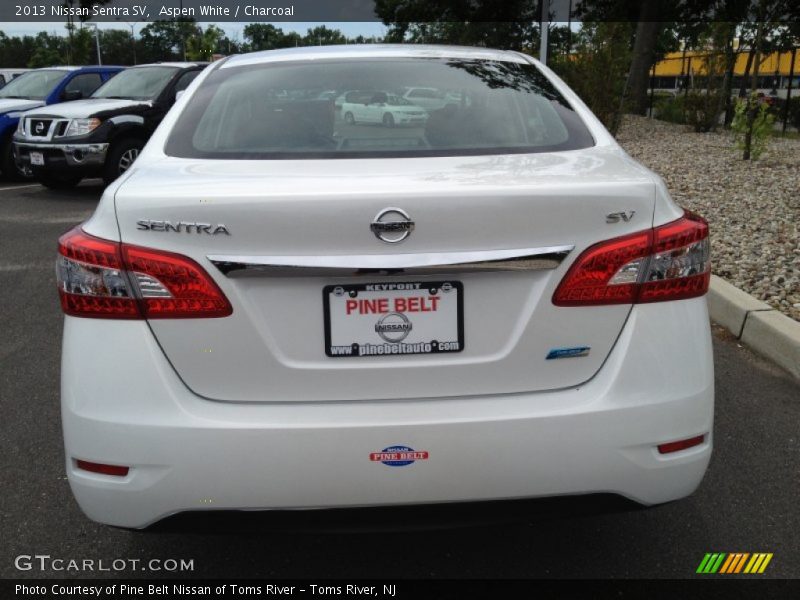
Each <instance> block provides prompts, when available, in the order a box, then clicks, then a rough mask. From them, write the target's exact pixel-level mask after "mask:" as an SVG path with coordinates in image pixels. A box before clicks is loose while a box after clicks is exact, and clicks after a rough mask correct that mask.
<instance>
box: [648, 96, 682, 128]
mask: <svg viewBox="0 0 800 600" xmlns="http://www.w3.org/2000/svg"><path fill="white" fill-rule="evenodd" d="M683 104H684V99H683V96H671V97H669V98H663V99H660V100H658V101H656V103H655V107H654V112H655V117H656V118H657V119H661V120H662V121H668V122H670V123H680V124H684V123H686V115H685V114H684V110H683Z"/></svg>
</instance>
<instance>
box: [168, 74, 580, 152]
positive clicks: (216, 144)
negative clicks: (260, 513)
mask: <svg viewBox="0 0 800 600" xmlns="http://www.w3.org/2000/svg"><path fill="white" fill-rule="evenodd" d="M411 88H416V89H419V88H424V89H425V90H428V91H430V92H432V93H431V94H429V97H428V98H426V101H425V102H424V105H423V103H420V104H416V103H415V102H414V98H413V96H411V95H410V94H408V90H409V89H411ZM593 144H594V140H593V139H592V136H591V134H590V133H589V131H588V130H587V128H586V126H585V125H584V124H583V122H582V121H581V119H580V118H579V117H578V115H577V114H576V113H575V111H574V110H573V109H572V107H571V106H570V105H569V103H568V102H567V101H566V100H565V99H564V97H563V96H562V95H561V94H560V93H559V92H558V91H557V90H556V89H555V88H554V87H553V85H552V84H551V83H550V81H549V80H548V79H547V78H546V77H545V76H544V75H543V74H542V73H541V72H540V71H539V70H538V69H537V68H536V66H534V65H532V64H519V63H512V62H499V61H487V60H464V59H455V58H451V59H431V58H403V59H358V60H347V61H343V60H331V61H327V60H319V61H303V62H281V63H266V64H263V65H257V66H253V65H247V66H241V67H235V66H231V67H225V68H219V69H216V70H215V71H214V72H212V73H211V74H210V75H209V77H208V78H207V79H206V80H205V81H204V82H203V85H201V86H200V88H199V89H198V90H197V92H196V93H195V95H194V96H193V97H192V100H191V102H190V103H189V104H188V105H187V106H186V108H185V109H184V111H183V113H182V114H181V116H180V117H179V119H178V121H177V123H176V125H175V127H174V128H173V130H172V132H171V134H170V136H169V138H168V140H167V144H166V148H165V150H166V153H167V154H169V155H171V156H179V157H186V158H222V159H226V158H227V159H281V158H292V159H298V158H348V157H359V158H361V157H367V158H369V157H376V158H378V157H389V156H392V157H394V156H397V157H403V156H452V155H463V154H505V153H528V152H554V151H560V150H575V149H578V148H586V147H589V146H592V145H593Z"/></svg>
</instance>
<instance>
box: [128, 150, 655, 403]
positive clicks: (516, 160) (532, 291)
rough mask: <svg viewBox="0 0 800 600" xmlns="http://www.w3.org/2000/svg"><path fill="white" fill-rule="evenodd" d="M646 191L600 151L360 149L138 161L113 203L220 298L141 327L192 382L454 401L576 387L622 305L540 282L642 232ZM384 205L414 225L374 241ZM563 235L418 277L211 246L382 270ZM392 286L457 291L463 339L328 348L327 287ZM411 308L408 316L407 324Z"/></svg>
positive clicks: (606, 344) (135, 238)
mask: <svg viewBox="0 0 800 600" xmlns="http://www.w3.org/2000/svg"><path fill="white" fill-rule="evenodd" d="M654 202H655V186H654V182H653V179H652V177H651V175H650V174H649V173H648V172H647V171H646V170H645V169H643V168H642V167H640V166H639V165H637V164H636V163H634V162H633V161H632V160H631V159H630V158H629V157H628V156H627V155H625V154H624V153H623V152H622V151H620V150H619V149H616V148H613V147H612V148H607V147H606V148H591V149H587V150H578V151H571V152H561V153H551V154H524V155H522V154H521V155H502V156H478V157H442V158H403V159H397V158H395V159H365V160H354V159H347V160H304V161H225V160H220V161H209V160H189V159H176V158H168V159H166V160H164V161H162V162H161V163H160V164H156V165H150V164H148V165H147V168H146V170H145V171H141V170H138V169H137V170H135V171H134V172H133V173H132V174H131V176H130V178H129V179H128V180H127V181H126V182H125V183H124V184H123V185H122V186H121V188H120V189H119V190H118V192H117V194H116V199H115V204H116V210H117V217H118V222H119V227H120V232H121V236H122V241H123V242H126V243H130V244H137V245H141V246H147V247H152V248H159V249H163V250H168V251H171V252H177V253H180V254H184V255H187V256H190V257H191V258H193V259H194V260H196V261H197V262H199V263H200V264H201V265H202V266H203V267H204V268H205V269H206V270H207V271H208V273H209V274H210V275H211V276H212V277H213V278H214V279H215V281H216V282H217V283H218V284H219V286H220V287H221V289H222V290H223V291H224V293H225V294H226V296H227V297H228V299H229V300H230V301H231V303H232V305H233V314H232V315H231V316H229V317H226V318H220V319H174V320H151V321H150V327H151V328H152V331H153V333H154V335H155V336H156V338H157V339H158V342H159V344H160V345H161V347H162V348H163V350H164V352H165V353H166V355H167V357H168V358H169V360H170V362H171V363H172V365H173V366H174V368H175V370H176V371H177V373H178V374H179V375H180V377H181V378H182V379H183V381H184V382H185V383H186V385H187V386H188V387H189V388H191V389H192V390H193V391H194V392H195V393H197V394H199V395H201V396H204V397H206V398H209V399H214V400H224V401H237V402H267V401H281V402H284V401H330V400H376V399H403V398H426V397H443V396H465V395H472V394H494V393H516V392H529V391H537V390H549V389H556V388H565V387H571V386H576V385H578V384H581V383H582V382H584V381H586V380H588V379H590V378H591V377H592V376H593V375H594V374H595V373H596V372H597V370H598V369H599V368H600V367H601V365H602V364H603V362H604V360H605V359H606V357H607V356H608V353H609V352H610V350H611V348H612V347H613V345H614V343H615V341H616V339H617V336H618V335H619V333H620V331H621V329H622V327H623V325H624V323H625V320H626V318H627V315H628V314H629V312H630V306H628V305H617V306H598V307H582V308H560V307H556V306H554V305H553V304H552V302H551V297H552V294H553V291H554V289H555V287H556V286H557V285H558V283H559V281H560V280H561V279H562V277H563V276H564V273H565V272H566V270H567V269H568V268H569V265H570V264H571V263H572V262H573V261H574V260H575V258H576V257H577V256H578V255H579V254H580V253H581V251H583V250H584V249H585V248H586V247H588V246H590V245H592V244H594V243H596V242H598V241H601V240H603V239H609V238H612V237H616V236H620V235H624V234H626V233H629V232H632V231H638V230H642V229H645V228H647V227H650V226H651V225H652V216H653V209H654ZM386 208H400V209H402V210H403V211H405V212H406V213H407V214H408V215H409V216H410V217H411V219H412V220H413V221H414V222H415V228H414V230H413V231H412V232H411V233H410V235H409V236H408V238H407V239H405V240H404V241H403V242H402V243H397V244H387V243H384V242H382V241H380V240H378V239H376V236H375V235H374V234H373V232H372V231H371V230H370V223H371V222H372V221H373V219H374V218H375V217H376V215H377V214H378V213H380V212H381V211H382V210H384V209H386ZM621 211H625V212H630V211H635V215H634V216H633V218H631V219H630V221H628V222H624V221H620V222H618V223H615V224H607V223H606V217H605V215H607V214H608V213H616V212H621ZM142 222H145V225H143V224H142ZM153 224H155V226H153ZM206 225H210V227H205V226H206ZM220 226H222V227H223V229H220ZM214 232H216V234H214ZM563 246H568V247H574V249H573V250H572V251H571V252H570V253H569V254H568V255H567V256H566V258H565V259H564V260H563V262H561V264H560V265H558V266H557V267H555V268H550V269H535V270H527V269H522V270H513V271H500V272H481V271H475V270H473V269H469V268H467V269H464V270H459V269H457V268H455V267H454V268H453V271H452V272H448V269H447V268H445V269H440V270H439V272H437V273H435V274H425V273H423V274H414V275H407V274H391V275H387V274H386V272H385V271H380V268H378V270H376V271H373V272H371V273H370V274H366V275H365V274H360V275H357V276H356V275H349V274H347V271H344V272H342V271H335V272H334V271H329V272H326V271H323V272H316V271H310V272H308V271H305V272H302V273H295V272H293V270H292V269H288V270H287V271H285V272H278V271H276V272H269V273H266V272H263V271H258V270H256V271H253V272H246V273H242V272H237V271H235V270H234V271H230V272H227V273H225V272H223V271H225V269H224V268H223V269H222V270H221V269H220V268H219V267H217V266H215V264H214V263H212V262H211V260H210V259H209V258H208V257H209V256H213V257H216V259H217V260H219V257H227V258H228V259H230V261H231V262H236V261H250V262H252V261H254V260H257V259H258V258H264V257H268V258H269V260H267V261H266V262H270V261H273V262H274V261H275V259H276V258H280V257H285V258H287V260H286V261H284V262H285V263H286V264H287V265H291V264H293V263H296V262H298V261H304V262H310V263H314V264H316V263H319V264H324V265H331V264H340V265H341V264H344V265H345V266H346V265H347V263H348V261H349V262H353V261H361V262H362V263H364V264H370V265H380V264H382V261H385V264H389V265H391V264H395V263H393V262H392V261H395V262H396V261H398V260H407V259H408V258H409V257H411V258H414V257H417V258H419V257H423V258H422V263H425V260H428V262H430V261H431V260H433V262H435V261H436V260H439V261H441V260H442V257H443V256H451V257H452V256H457V257H460V258H459V260H456V262H461V259H463V257H464V256H466V255H469V254H470V253H476V256H480V257H485V256H490V255H491V253H492V252H494V251H499V252H500V254H499V256H504V255H503V254H502V253H503V252H505V251H514V250H520V249H533V248H548V247H563ZM453 253H456V254H453ZM506 254H509V253H508V252H507V253H506ZM510 254H513V252H511V253H510ZM431 256H433V257H434V258H433V259H431V258H430V257H431ZM398 257H400V259H399V258H398ZM451 262H452V261H451ZM296 275H300V276H296ZM398 282H399V283H422V284H428V283H430V282H436V285H441V283H442V282H448V283H451V284H452V285H453V286H457V285H458V284H460V285H461V289H460V290H459V293H460V294H461V298H460V300H461V303H462V307H461V309H462V311H463V332H462V334H463V342H464V347H463V350H462V351H460V352H453V353H439V354H415V355H385V356H359V357H350V358H332V357H331V356H330V355H328V354H326V345H325V341H326V340H325V331H326V314H325V309H324V305H325V301H324V299H323V289H324V288H326V286H329V287H328V292H330V290H331V289H334V288H336V287H337V286H340V287H342V288H343V289H345V290H349V289H350V288H349V287H347V286H348V285H349V284H366V283H369V284H386V283H389V284H392V283H398ZM395 287H396V286H395ZM423 287H424V286H423ZM328 292H326V293H328ZM390 300H391V298H390ZM332 301H335V298H334V299H333V300H332ZM392 301H393V300H392ZM442 301H443V302H444V300H442ZM454 307H455V304H453V307H451V308H450V309H448V310H455V308H454ZM329 310H331V309H329ZM336 310H338V309H336ZM423 316H424V315H412V317H413V319H412V320H417V322H418V323H421V321H419V319H421V318H422V317H423ZM327 318H330V315H328V316H327ZM337 318H338V317H337ZM366 318H367V319H370V318H372V317H366ZM375 320H377V317H375ZM370 323H371V321H370V322H368V323H367V326H368V327H371V326H372V325H371V324H370ZM427 326H428V325H424V324H420V325H418V328H420V327H422V328H424V327H427ZM430 327H431V329H430V330H431V331H435V330H436V328H435V326H434V325H431V326H430ZM418 330H419V329H418ZM432 335H433V334H432ZM340 337H341V336H340ZM575 348H589V351H588V354H586V353H582V354H584V355H581V356H576V357H571V358H566V359H559V360H556V359H552V352H553V351H554V350H559V349H575ZM548 355H551V359H548Z"/></svg>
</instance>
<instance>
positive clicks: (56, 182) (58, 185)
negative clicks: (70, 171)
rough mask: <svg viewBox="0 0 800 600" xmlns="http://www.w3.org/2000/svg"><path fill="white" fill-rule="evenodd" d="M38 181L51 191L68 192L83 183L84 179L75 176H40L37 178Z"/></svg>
mask: <svg viewBox="0 0 800 600" xmlns="http://www.w3.org/2000/svg"><path fill="white" fill-rule="evenodd" d="M36 179H37V181H38V182H39V183H41V184H42V185H43V186H45V187H49V188H50V189H51V190H68V189H71V188H74V187H75V186H76V185H78V184H79V183H80V182H81V179H83V178H82V177H76V176H74V175H53V174H47V175H39V176H37V177H36Z"/></svg>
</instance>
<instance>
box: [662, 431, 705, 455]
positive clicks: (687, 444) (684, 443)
mask: <svg viewBox="0 0 800 600" xmlns="http://www.w3.org/2000/svg"><path fill="white" fill-rule="evenodd" d="M705 438H706V436H704V435H698V436H695V437H692V438H689V439H686V440H679V441H677V442H668V443H666V444H659V445H658V452H659V454H671V453H672V452H680V451H681V450H687V449H688V448H694V447H695V446H699V445H700V444H702V443H703V440H705Z"/></svg>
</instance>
